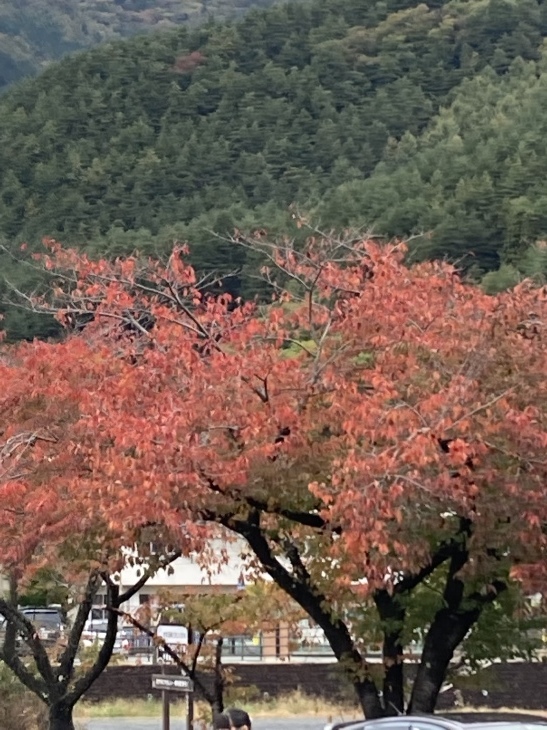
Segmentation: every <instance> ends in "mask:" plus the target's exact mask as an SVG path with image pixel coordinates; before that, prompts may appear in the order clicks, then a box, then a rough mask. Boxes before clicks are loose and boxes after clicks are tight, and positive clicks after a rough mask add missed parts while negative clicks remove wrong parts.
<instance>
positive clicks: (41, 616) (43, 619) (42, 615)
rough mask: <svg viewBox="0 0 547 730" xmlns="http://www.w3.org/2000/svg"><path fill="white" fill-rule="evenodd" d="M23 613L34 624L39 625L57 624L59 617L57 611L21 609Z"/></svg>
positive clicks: (59, 621)
mask: <svg viewBox="0 0 547 730" xmlns="http://www.w3.org/2000/svg"><path fill="white" fill-rule="evenodd" d="M23 613H24V615H25V616H26V617H27V618H28V619H29V620H30V621H32V623H34V624H38V625H41V626H59V625H60V624H61V617H60V616H59V614H58V613H57V611H23Z"/></svg>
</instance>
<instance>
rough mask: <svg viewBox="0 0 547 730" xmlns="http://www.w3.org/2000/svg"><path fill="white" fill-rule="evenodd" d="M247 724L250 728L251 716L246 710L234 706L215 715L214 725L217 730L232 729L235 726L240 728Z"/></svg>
mask: <svg viewBox="0 0 547 730" xmlns="http://www.w3.org/2000/svg"><path fill="white" fill-rule="evenodd" d="M245 725H246V726H247V727H248V728H249V730H250V728H251V718H250V717H249V714H248V713H247V712H245V710H238V709H237V708H233V709H231V710H226V712H222V713H221V714H219V715H215V716H214V717H213V727H214V728H215V730H230V729H231V728H233V727H235V728H240V727H244V726H245Z"/></svg>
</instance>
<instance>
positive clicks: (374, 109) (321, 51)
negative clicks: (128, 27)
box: [0, 0, 547, 336]
mask: <svg viewBox="0 0 547 730" xmlns="http://www.w3.org/2000/svg"><path fill="white" fill-rule="evenodd" d="M546 35H547V5H546V4H544V3H543V2H539V1H538V0H518V1H513V0H450V1H449V2H443V1H442V0H432V1H431V2H429V3H416V2H414V1H413V0H383V1H382V2H372V1H368V2H363V0H348V1H347V2H344V3H341V2H340V1H339V0H308V1H307V2H291V3H288V4H283V5H275V6H273V7H270V8H269V9H258V10H251V11H250V12H249V13H247V14H246V15H245V17H243V18H242V19H240V20H238V21H231V22H217V21H215V22H213V21H208V22H206V23H205V24H203V25H201V26H199V27H196V28H189V27H179V28H177V29H171V30H165V31H162V32H157V33H151V34H146V35H139V36H136V37H133V38H131V39H129V40H125V41H116V42H111V43H105V44H103V45H100V46H98V47H96V48H94V49H92V50H89V51H86V52H85V53H80V54H77V55H75V56H72V57H68V58H65V59H64V60H62V61H61V62H59V63H57V64H54V65H52V66H50V67H49V68H47V69H46V70H45V71H44V72H43V73H42V74H41V75H40V76H39V77H37V78H35V79H32V80H27V81H24V82H22V83H19V84H16V85H15V86H14V87H13V88H11V89H10V90H9V91H8V92H6V93H5V94H4V95H3V97H2V98H1V99H0V170H1V179H0V237H1V238H2V239H3V241H4V244H5V246H6V247H7V248H8V250H9V251H11V252H12V253H15V252H16V251H18V249H19V246H20V244H21V243H22V242H23V241H24V242H27V243H28V246H29V250H32V249H33V248H34V247H35V246H37V245H38V244H39V241H40V239H41V237H43V236H54V237H56V238H58V239H59V240H61V241H63V242H64V243H67V244H74V245H77V246H82V247H85V248H86V249H87V250H89V251H90V252H92V253H93V252H95V253H98V252H101V253H108V254H109V255H112V256H114V255H119V254H123V253H127V252H129V251H131V250H133V249H134V248H135V247H137V248H139V249H141V250H144V251H147V252H150V253H152V252H154V253H161V252H162V251H166V250H168V249H169V247H170V246H171V244H172V242H173V240H175V239H176V240H187V241H189V242H190V243H191V244H192V261H193V263H195V265H196V266H197V267H198V269H200V270H211V269H217V270H220V271H223V272H227V271H231V272H232V271H238V272H240V273H239V274H238V276H236V277H232V278H231V279H230V286H231V288H232V290H233V291H234V292H236V293H238V294H243V295H244V296H249V295H253V294H255V293H256V292H257V288H256V284H255V283H254V280H253V279H252V278H250V277H249V276H247V273H248V269H249V262H248V261H247V260H246V252H245V249H243V248H240V247H237V246H233V245H230V244H229V243H227V242H225V241H224V240H223V236H225V235H229V234H230V233H231V232H232V231H233V230H234V229H235V228H237V229H239V230H253V229H255V228H257V227H260V228H264V229H267V230H269V231H272V232H273V233H288V234H289V235H301V232H299V231H298V230H297V229H296V227H295V225H294V220H293V216H294V211H295V210H298V211H299V212H300V213H302V214H303V215H305V216H306V217H307V218H308V219H309V220H310V221H311V223H312V224H313V225H314V226H318V227H320V228H321V229H323V230H325V229H329V228H331V227H334V228H336V229H340V228H343V227H351V228H364V229H367V230H371V229H372V230H373V231H374V232H375V233H377V234H381V235H385V236H386V237H393V236H412V243H411V251H410V255H411V257H413V258H428V257H442V258H444V257H446V258H449V259H451V260H455V261H458V262H459V264H460V266H461V267H462V269H464V271H465V272H466V274H467V275H468V276H470V277H473V278H474V279H476V280H477V281H479V280H482V281H483V284H484V286H485V287H487V288H488V289H490V290H492V291H494V290H496V289H499V288H502V287H504V286H508V285H511V284H513V283H515V282H516V281H517V280H518V279H519V278H520V277H521V276H523V275H530V274H533V275H537V276H541V275H543V273H544V272H546V271H547V253H546V249H545V246H544V244H543V243H542V240H543V238H547V188H546V186H545V182H544V173H543V171H544V170H545V169H546V167H547V147H546V145H545V143H544V139H545V138H546V137H547V114H546V112H547V65H546V64H547V60H546V58H545V48H546V46H545V36H546ZM2 261H3V264H2V265H3V267H4V270H5V271H7V272H8V274H9V276H10V277H11V279H12V280H13V281H15V282H16V283H18V284H21V285H25V286H27V285H29V280H28V279H29V274H28V273H23V270H22V269H21V267H19V266H15V264H14V262H13V260H12V258H11V257H10V256H9V255H8V254H5V255H4V256H3V259H2ZM30 278H31V279H32V277H30ZM36 326H37V325H36V324H35V323H33V322H31V320H29V319H28V317H26V318H22V317H21V316H17V314H14V313H11V314H10V327H11V330H10V332H11V334H12V336H31V335H32V334H34V333H35V332H36V331H37V330H36V329H35V328H36ZM40 326H41V325H40ZM39 331H41V330H39Z"/></svg>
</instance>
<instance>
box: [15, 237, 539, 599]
mask: <svg viewBox="0 0 547 730" xmlns="http://www.w3.org/2000/svg"><path fill="white" fill-rule="evenodd" d="M47 245H48V247H49V249H50V250H49V253H48V255H47V257H45V259H44V261H45V264H46V265H47V266H48V268H52V269H60V270H62V271H64V272H65V273H66V272H67V271H70V272H71V276H73V277H74V281H73V284H72V285H65V284H63V285H61V287H60V289H59V290H58V291H57V297H58V300H59V301H61V302H62V304H61V305H60V306H61V310H60V312H59V317H60V319H61V320H62V321H65V322H73V321H74V319H75V318H77V317H79V316H81V315H82V314H83V313H86V312H87V313H92V315H93V321H92V322H90V323H89V324H87V326H86V327H85V329H84V330H83V334H82V335H78V334H77V333H76V334H73V335H71V336H69V337H68V339H67V340H66V341H65V342H64V343H62V344H47V345H46V344H34V345H28V346H22V347H20V348H18V349H16V350H15V352H14V353H13V354H10V350H6V351H5V352H6V354H5V355H4V363H3V365H2V373H1V377H2V382H3V383H4V382H6V383H8V386H7V387H5V388H4V391H3V393H2V396H1V397H2V401H1V403H2V412H3V414H4V416H3V420H4V423H5V426H4V428H5V429H6V428H7V429H8V430H7V431H5V434H4V436H3V439H4V440H6V439H7V438H17V437H18V434H21V433H23V432H25V433H26V432H27V431H34V430H36V429H37V428H43V429H45V430H44V433H49V432H50V431H51V432H52V433H55V434H60V436H58V438H59V441H58V442H57V443H55V444H51V443H50V442H48V441H43V442H41V441H36V442H35V443H34V446H33V448H32V449H27V450H26V451H25V456H24V457H23V458H24V459H26V458H29V459H30V458H32V460H33V462H34V469H35V472H32V473H33V474H35V475H36V476H29V477H28V479H27V478H26V477H25V479H24V484H23V485H22V484H21V480H20V479H15V478H11V481H10V480H9V479H8V480H6V478H4V486H3V487H2V490H4V491H3V495H4V496H3V497H2V501H3V502H4V503H5V500H6V499H13V500H14V502H13V504H14V506H15V503H16V501H17V498H16V496H15V495H13V494H12V497H10V496H9V495H10V493H13V492H16V491H17V490H19V489H21V490H23V493H24V494H25V499H27V492H26V491H25V490H30V491H31V492H32V495H31V497H29V500H30V501H28V503H27V504H28V505H29V508H28V509H27V512H28V515H27V516H26V517H25V521H24V524H21V525H19V524H18V523H17V521H16V520H14V521H13V524H12V525H11V526H10V528H9V529H10V530H12V531H14V532H13V534H15V533H17V535H18V537H17V539H14V545H15V544H20V545H21V548H20V550H23V551H24V549H25V544H26V543H25V540H31V541H32V540H36V539H37V538H38V535H39V534H40V529H41V528H40V517H38V516H37V515H36V514H35V515H34V516H33V515H32V514H31V512H32V510H31V509H30V505H32V509H33V510H34V511H39V514H40V515H41V516H46V515H47V516H48V520H49V515H50V514H52V515H54V517H53V518H52V520H53V522H55V525H56V526H54V525H53V524H52V526H51V530H53V531H54V530H61V529H62V530H63V532H64V531H66V530H68V529H70V530H75V531H76V532H78V531H79V530H81V529H82V527H83V528H85V526H86V525H87V521H89V520H93V519H95V518H96V517H97V515H99V516H100V520H101V522H102V524H104V525H106V526H107V527H110V528H112V529H114V530H118V531H119V530H121V529H122V528H124V529H126V528H127V527H129V528H134V527H137V526H138V525H140V524H141V523H142V522H143V521H149V522H162V523H164V524H166V525H167V527H168V529H169V530H170V531H171V532H172V533H176V532H177V531H178V532H179V536H182V535H186V534H187V527H185V528H184V530H180V525H181V524H185V525H186V524H187V521H188V520H195V519H199V518H201V519H206V520H207V519H217V520H218V521H224V523H225V524H228V523H229V520H230V519H232V518H233V516H234V515H237V514H241V511H242V510H244V511H245V510H247V511H248V510H249V509H251V508H253V506H254V507H255V508H256V507H257V505H258V509H259V511H260V512H261V514H262V520H263V524H268V520H270V521H271V523H272V524H277V525H279V524H281V522H280V521H282V520H283V519H285V518H286V517H287V511H288V510H293V511H294V510H298V509H300V510H303V511H305V512H308V513H310V514H311V513H313V514H316V515H320V516H322V517H323V519H324V522H325V525H326V526H327V527H328V528H329V527H330V528H332V529H333V530H334V531H335V532H336V535H337V536H338V537H337V538H336V539H332V534H331V535H330V537H329V538H328V539H327V538H325V539H324V541H323V542H321V550H322V551H323V552H322V553H321V556H320V557H321V561H322V562H321V565H320V570H321V571H323V573H324V567H325V561H327V564H328V566H330V567H329V576H330V577H329V580H335V581H336V580H338V581H339V582H340V584H341V585H342V584H345V585H347V584H348V582H349V583H351V582H352V581H356V580H358V579H361V578H362V577H363V576H365V577H366V578H367V581H368V583H367V584H366V585H367V586H369V587H370V586H377V585H384V584H385V583H386V581H387V582H388V583H389V582H390V581H391V580H394V579H395V576H396V575H397V573H398V571H413V570H416V569H418V568H419V567H420V566H422V565H424V564H425V563H427V561H428V559H429V556H430V555H431V552H432V550H433V549H434V546H435V545H437V544H438V543H439V541H442V540H443V539H445V538H447V537H449V536H451V535H453V534H454V532H455V531H457V521H458V520H459V519H460V518H466V519H470V520H471V521H472V523H473V535H472V540H471V545H470V548H471V557H472V560H471V561H470V563H469V569H470V570H471V569H472V570H475V571H479V572H480V571H482V572H484V573H485V574H488V571H489V570H490V568H491V565H490V563H489V558H488V557H487V550H490V551H491V550H492V549H495V550H499V551H501V552H504V551H505V552H507V551H509V554H510V560H511V561H512V563H513V564H514V565H515V566H516V567H517V570H519V571H521V574H524V572H526V571H527V572H528V574H530V573H532V574H533V575H534V576H536V577H537V576H539V575H540V572H541V571H542V570H544V568H545V565H546V561H545V547H546V544H545V541H546V535H545V525H546V524H547V493H546V484H547V479H546V477H547V472H546V464H547V457H546V455H545V454H546V448H547V420H546V418H547V416H546V413H547V410H546V406H547V345H546V343H547V338H546V335H547V331H546V322H547V296H546V291H545V289H537V288H533V287H532V286H530V285H528V284H527V283H523V284H522V285H520V286H519V287H517V288H516V289H514V290H513V291H511V292H507V293H503V294H499V295H497V296H486V295H485V294H483V293H482V292H481V291H480V290H479V289H478V288H476V287H474V286H471V285H469V284H466V283H464V282H463V281H462V280H461V279H460V278H459V276H458V274H457V272H456V271H455V269H454V268H453V267H451V266H449V265H446V264H441V263H427V264H420V265H417V266H412V267H410V268H407V267H406V266H405V265H404V263H403V257H404V247H403V246H400V245H399V246H391V247H386V248H382V247H380V246H379V245H377V244H375V243H373V242H370V241H363V242H361V243H358V244H355V245H353V246H352V248H351V250H349V249H348V250H344V252H343V253H344V261H343V262H342V263H337V262H336V261H335V260H334V259H333V257H332V256H331V255H330V253H328V252H327V253H325V251H326V249H325V244H324V242H321V241H313V242H311V244H310V245H309V247H308V249H307V251H306V254H305V255H300V254H298V252H296V251H294V250H293V249H292V248H290V247H287V248H285V249H277V250H275V252H274V256H273V258H274V259H275V260H276V263H277V264H278V265H281V266H282V268H283V269H284V270H285V272H288V273H289V274H290V275H291V276H292V278H293V281H294V282H296V287H295V290H296V289H297V288H298V287H300V291H301V294H302V296H301V297H300V296H296V295H291V296H289V295H288V294H287V293H286V292H284V293H283V296H282V297H281V299H280V301H278V302H274V303H273V304H272V305H271V306H269V307H263V308H261V307H257V306H256V305H254V304H249V303H247V304H241V303H236V304H237V306H234V303H233V302H231V301H230V300H229V298H228V297H223V298H220V299H213V298H207V297H204V296H202V295H201V293H200V291H199V286H198V284H197V283H196V277H195V274H194V272H193V271H192V269H191V268H190V267H188V266H187V265H186V264H185V263H184V261H183V257H182V256H183V251H181V250H180V249H177V250H175V251H174V252H173V255H172V257H171V259H170V262H169V263H168V265H167V266H166V267H162V266H160V265H159V264H157V263H156V262H153V261H142V260H140V259H136V258H134V259H133V258H132V259H128V260H125V261H116V262H113V263H108V262H105V261H99V262H93V261H90V260H89V259H88V258H86V257H85V256H83V255H81V254H79V253H76V252H74V251H67V250H63V249H62V248H61V247H59V246H58V244H56V243H55V242H51V241H50V242H48V243H47ZM327 254H328V255H327ZM143 317H147V318H148V319H147V322H148V323H150V322H152V324H151V325H149V326H143V324H142V322H143V321H144V319H143ZM299 343H300V344H299ZM310 343H312V344H310ZM289 347H290V349H288V348H289ZM33 401H34V402H37V403H38V402H40V403H42V402H43V403H45V404H46V406H45V408H44V410H41V408H38V409H37V412H36V413H34V414H33V413H29V414H28V415H27V411H25V409H26V408H27V409H28V405H26V404H27V403H31V402H33ZM8 413H13V414H14V416H13V417H8V416H7V415H6V414H8ZM63 419H65V420H63ZM280 434H282V435H281V436H280ZM56 437H57V436H56ZM52 450H53V452H54V454H55V458H54V462H53V464H54V465H55V474H53V475H51V474H50V472H51V471H52V470H54V467H49V466H47V465H45V464H44V458H43V457H46V461H47V455H48V454H49V453H50V452H51V451H52ZM31 452H32V457H31V456H29V454H30V453H31ZM16 458H17V457H15V456H13V457H10V458H9V459H8V462H7V466H4V470H5V474H6V473H7V472H8V471H9V470H15V471H16V470H17V466H16V462H15V461H14V459H16ZM65 467H66V469H65ZM46 474H47V493H48V495H49V492H50V490H52V491H53V493H54V496H52V497H50V496H47V495H44V494H43V492H44V484H46V481H45V475H46ZM34 482H36V483H37V484H38V485H39V487H40V488H39V489H34V491H33V488H32V484H33V483H34ZM61 485H62V489H63V490H65V491H64V492H63V493H64V494H66V495H67V500H68V501H67V502H66V503H62V502H61V497H60V494H61V493H62V490H61ZM6 495H7V496H6ZM76 502H77V503H78V504H79V505H80V507H79V508H78V510H76V511H75V510H74V509H73V505H74V504H75V503H76ZM68 505H72V506H71V507H70V508H69V506H68ZM64 509H66V510H69V509H70V510H72V512H71V516H70V517H67V516H65V514H64V512H63V510H64ZM65 519H66V520H67V522H66V526H65ZM234 519H235V518H234ZM48 524H49V523H48ZM6 529H7V528H6V527H3V528H2V530H3V531H4V536H3V537H2V540H1V541H2V544H4V543H5V542H6V534H7V533H6ZM47 529H49V528H47ZM291 529H293V530H295V531H296V532H297V531H298V530H301V532H300V533H298V534H301V535H305V534H306V529H307V528H306V527H305V526H301V525H299V524H298V520H296V521H293V524H292V528H291ZM10 534H11V533H10ZM295 534H296V533H295ZM321 539H322V540H323V538H321ZM14 550H15V548H14ZM526 566H528V568H526ZM318 570H319V568H318ZM318 575H319V573H318ZM360 590H366V588H363V587H362V586H361V589H360Z"/></svg>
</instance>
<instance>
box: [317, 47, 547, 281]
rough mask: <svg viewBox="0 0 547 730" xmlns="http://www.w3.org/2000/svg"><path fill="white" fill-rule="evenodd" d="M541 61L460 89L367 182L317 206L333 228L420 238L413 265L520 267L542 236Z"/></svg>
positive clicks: (546, 224)
mask: <svg viewBox="0 0 547 730" xmlns="http://www.w3.org/2000/svg"><path fill="white" fill-rule="evenodd" d="M546 111H547V60H546V59H545V58H542V59H541V60H540V61H539V62H538V63H534V62H529V63H526V62H524V61H522V60H521V59H518V60H516V61H515V62H514V63H513V64H512V65H511V66H510V68H509V69H508V71H507V73H506V74H504V75H502V76H497V75H496V73H495V71H494V70H492V69H491V68H488V69H486V70H485V71H484V72H483V73H481V74H479V75H478V76H477V77H475V78H473V79H469V80H466V81H464V82H463V83H462V84H461V86H460V87H459V88H458V91H457V94H456V95H455V97H454V100H453V102H452V103H451V104H450V105H449V106H447V107H446V108H443V109H442V110H441V112H440V113H439V114H438V115H437V116H436V118H435V119H434V120H433V121H432V123H431V124H430V125H429V127H428V128H427V130H426V131H425V132H424V133H423V134H422V135H420V136H418V137H416V136H414V135H413V134H412V133H410V132H406V133H405V134H404V135H403V137H402V139H401V140H400V141H399V142H395V141H393V142H392V143H391V144H390V145H389V146H388V148H387V149H386V151H385V153H384V156H383V160H382V162H381V163H380V164H378V166H377V167H376V169H375V171H374V173H373V174H372V175H371V176H370V177H369V178H368V179H366V180H363V179H360V180H355V181H351V182H346V183H343V184H342V185H340V186H338V188H337V189H336V190H334V191H329V194H328V196H327V197H326V198H325V200H324V201H323V204H322V206H319V208H320V210H321V213H322V214H323V215H324V216H325V217H326V218H327V219H328V220H329V221H331V222H333V223H335V224H336V225H348V224H350V223H352V222H356V221H359V220H360V219H361V213H362V211H364V210H365V211H367V219H368V221H369V223H370V224H373V225H374V226H375V228H377V229H378V230H379V231H381V232H382V233H384V234H387V235H389V236H398V235H408V234H411V235H418V234H420V233H424V234H425V235H423V236H419V235H418V237H417V238H416V239H415V241H414V244H413V245H414V253H415V255H417V256H420V257H427V258H439V257H443V256H445V255H449V256H450V257H451V258H453V259H456V260H465V259H466V257H467V264H469V263H470V261H471V259H470V256H471V255H472V257H473V261H474V262H475V263H477V264H479V265H480V266H481V267H482V268H483V269H487V270H488V269H493V268H497V266H498V265H499V264H500V261H502V262H505V263H517V264H518V262H520V261H521V260H522V258H523V256H525V254H526V252H527V250H528V248H529V247H530V246H531V245H532V244H534V243H535V242H536V241H538V240H540V239H541V238H542V237H545V236H546V235H547V187H546V184H545V169H546V168H547V148H546V145H545V139H546V138H547V114H546Z"/></svg>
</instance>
